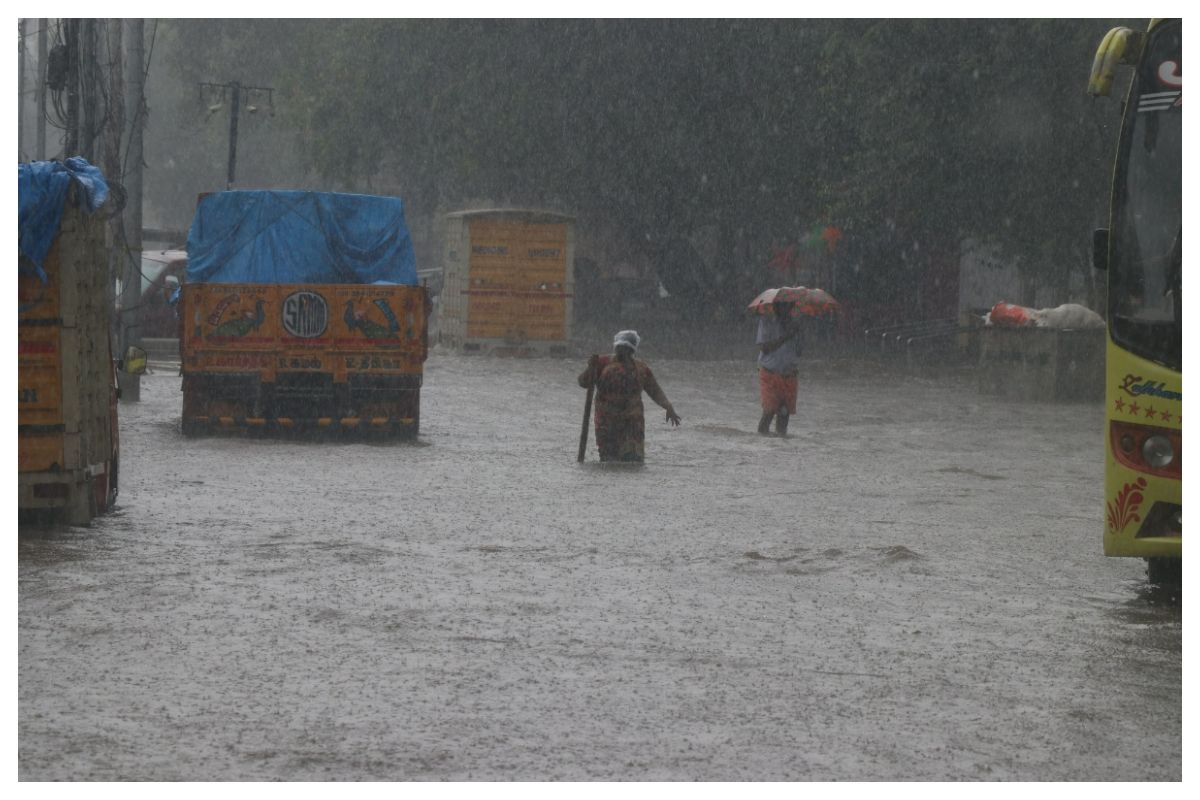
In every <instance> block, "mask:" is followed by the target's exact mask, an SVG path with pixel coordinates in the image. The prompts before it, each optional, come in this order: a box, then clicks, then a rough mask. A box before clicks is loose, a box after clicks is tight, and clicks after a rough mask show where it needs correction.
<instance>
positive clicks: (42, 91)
mask: <svg viewBox="0 0 1200 800" xmlns="http://www.w3.org/2000/svg"><path fill="white" fill-rule="evenodd" d="M47 22H49V20H45V19H39V20H38V40H37V59H38V62H37V63H38V70H37V79H38V82H37V160H38V161H45V160H46V23H47Z"/></svg>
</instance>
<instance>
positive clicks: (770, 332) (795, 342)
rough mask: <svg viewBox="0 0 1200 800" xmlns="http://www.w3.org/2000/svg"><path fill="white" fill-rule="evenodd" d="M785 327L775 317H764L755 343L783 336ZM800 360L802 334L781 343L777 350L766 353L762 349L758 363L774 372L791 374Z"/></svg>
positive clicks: (759, 322)
mask: <svg viewBox="0 0 1200 800" xmlns="http://www.w3.org/2000/svg"><path fill="white" fill-rule="evenodd" d="M783 334H784V329H783V323H781V322H780V321H779V320H778V319H776V318H775V317H762V318H761V319H759V321H758V336H756V337H755V339H754V343H755V344H759V345H761V344H764V343H766V342H770V341H772V340H774V339H778V338H779V337H780V336H783ZM799 361H800V335H799V334H797V335H795V336H793V337H792V338H791V339H788V340H787V341H786V342H784V343H783V344H781V345H780V346H779V347H778V348H777V349H776V350H774V351H772V352H770V353H764V352H762V351H761V350H760V351H759V353H758V365H759V366H760V367H766V368H767V369H769V370H771V371H772V372H782V373H785V374H790V373H794V372H796V369H797V365H798V363H799Z"/></svg>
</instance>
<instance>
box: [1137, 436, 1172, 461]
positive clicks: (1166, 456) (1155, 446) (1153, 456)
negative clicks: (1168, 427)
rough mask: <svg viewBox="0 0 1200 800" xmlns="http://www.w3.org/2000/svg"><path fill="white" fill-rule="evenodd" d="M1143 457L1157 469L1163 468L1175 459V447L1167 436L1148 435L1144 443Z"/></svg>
mask: <svg viewBox="0 0 1200 800" xmlns="http://www.w3.org/2000/svg"><path fill="white" fill-rule="evenodd" d="M1142 458H1144V459H1146V463H1147V464H1149V465H1150V466H1152V467H1154V468H1155V469H1162V468H1163V467H1165V466H1167V465H1168V464H1170V463H1171V462H1172V461H1174V460H1175V449H1174V448H1173V447H1171V441H1170V440H1169V439H1167V437H1165V436H1159V435H1157V434H1156V435H1154V436H1147V437H1146V441H1145V442H1143V443H1142Z"/></svg>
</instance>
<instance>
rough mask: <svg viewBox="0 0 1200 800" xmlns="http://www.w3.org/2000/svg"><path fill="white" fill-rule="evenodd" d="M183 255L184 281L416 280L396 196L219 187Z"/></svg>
mask: <svg viewBox="0 0 1200 800" xmlns="http://www.w3.org/2000/svg"><path fill="white" fill-rule="evenodd" d="M187 254H188V266H187V280H188V282H189V283H399V284H408V285H413V286H415V285H416V283H417V263H416V258H415V257H414V255H413V246H412V237H411V236H410V235H409V232H408V226H407V225H406V224H405V222H404V203H403V201H401V200H400V198H398V197H375V196H371V195H362V194H337V193H333V192H303V191H266V190H262V191H257V190H256V191H250V190H236V191H228V192H216V193H214V194H210V195H208V196H207V197H205V198H204V199H202V200H201V201H200V204H199V205H198V206H197V208H196V216H195V218H194V219H193V220H192V228H191V230H190V231H188V241H187Z"/></svg>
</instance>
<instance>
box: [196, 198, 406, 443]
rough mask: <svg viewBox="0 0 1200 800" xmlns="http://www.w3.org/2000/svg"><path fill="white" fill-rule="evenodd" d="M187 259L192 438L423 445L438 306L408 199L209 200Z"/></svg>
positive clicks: (200, 207) (199, 211)
mask: <svg viewBox="0 0 1200 800" xmlns="http://www.w3.org/2000/svg"><path fill="white" fill-rule="evenodd" d="M187 258H188V265H187V272H186V276H185V281H184V285H183V287H182V289H181V291H180V297H179V301H178V309H179V315H180V322H181V339H180V354H181V361H182V370H183V413H182V428H183V432H184V433H185V434H188V435H195V434H199V433H204V432H211V431H215V430H221V429H239V430H244V429H264V430H276V431H279V430H288V429H304V430H310V431H311V430H332V431H341V432H355V431H357V432H368V431H376V432H381V433H388V434H395V435H400V436H410V437H412V436H416V435H417V432H418V430H419V427H420V392H421V383H422V377H423V371H424V363H425V359H426V356H427V354H428V334H427V326H426V321H427V317H428V314H429V300H428V296H427V294H426V291H425V288H424V287H423V286H419V285H418V283H417V270H416V261H415V257H414V255H413V246H412V238H411V236H410V234H409V231H408V226H407V224H406V223H405V218H404V204H403V202H402V201H401V200H400V198H397V197H377V196H370V195H357V194H339V193H330V192H306V191H265V190H259V191H227V192H217V193H214V194H210V195H206V196H204V197H202V198H201V200H200V202H199V204H198V206H197V209H196V215H195V218H194V219H193V222H192V227H191V230H190V231H189V233H188V243H187Z"/></svg>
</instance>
